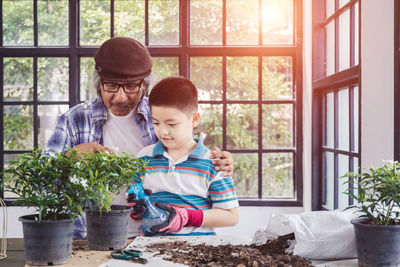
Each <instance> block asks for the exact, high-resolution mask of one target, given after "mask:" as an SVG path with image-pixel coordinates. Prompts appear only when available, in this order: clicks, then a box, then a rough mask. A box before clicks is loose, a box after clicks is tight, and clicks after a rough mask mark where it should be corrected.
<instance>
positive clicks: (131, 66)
mask: <svg viewBox="0 0 400 267" xmlns="http://www.w3.org/2000/svg"><path fill="white" fill-rule="evenodd" d="M94 61H95V62H96V70H97V72H98V73H99V75H100V77H101V78H102V79H104V80H113V81H131V80H140V79H143V78H145V77H147V76H149V75H150V73H151V67H152V66H153V61H152V59H151V56H150V53H149V51H148V50H147V48H146V47H145V46H144V45H142V44H141V43H140V42H138V41H136V40H135V39H132V38H129V37H114V38H111V39H109V40H107V41H105V42H104V43H103V44H102V45H101V46H100V48H99V49H98V50H97V52H96V54H95V56H94Z"/></svg>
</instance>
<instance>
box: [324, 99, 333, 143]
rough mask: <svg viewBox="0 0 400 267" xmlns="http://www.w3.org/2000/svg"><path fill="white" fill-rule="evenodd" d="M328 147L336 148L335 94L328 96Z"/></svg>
mask: <svg viewBox="0 0 400 267" xmlns="http://www.w3.org/2000/svg"><path fill="white" fill-rule="evenodd" d="M325 131H326V144H325V145H326V146H327V147H330V148H334V145H335V143H334V134H335V106H334V93H329V94H326V129H325Z"/></svg>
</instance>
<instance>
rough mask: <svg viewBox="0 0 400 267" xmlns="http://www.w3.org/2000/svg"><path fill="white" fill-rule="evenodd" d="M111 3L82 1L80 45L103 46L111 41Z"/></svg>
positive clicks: (105, 0) (106, 0)
mask: <svg viewBox="0 0 400 267" xmlns="http://www.w3.org/2000/svg"><path fill="white" fill-rule="evenodd" d="M110 36H111V34H110V1H109V0H81V1H80V44H81V45H101V44H102V43H103V42H104V41H106V40H107V39H109V38H110Z"/></svg>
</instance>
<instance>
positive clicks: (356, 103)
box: [353, 86, 359, 152]
mask: <svg viewBox="0 0 400 267" xmlns="http://www.w3.org/2000/svg"><path fill="white" fill-rule="evenodd" d="M353 92H354V152H358V127H359V120H358V116H359V113H358V111H359V106H358V103H359V93H358V86H355V87H354V89H353Z"/></svg>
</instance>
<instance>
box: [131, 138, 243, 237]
mask: <svg viewBox="0 0 400 267" xmlns="http://www.w3.org/2000/svg"><path fill="white" fill-rule="evenodd" d="M196 142H197V146H196V147H195V149H194V150H193V151H192V152H191V153H190V154H189V155H187V156H185V157H183V158H181V159H179V160H177V161H174V160H173V159H172V157H170V156H169V155H168V153H167V152H166V151H165V149H164V146H163V144H162V143H161V142H160V141H159V142H157V143H156V144H153V145H150V146H147V147H145V148H144V149H142V150H141V151H140V152H139V154H138V155H137V156H138V157H140V158H141V159H143V160H145V161H148V163H147V164H148V166H149V168H148V170H147V171H148V172H147V173H146V174H142V175H141V178H142V179H143V187H144V188H146V189H151V190H152V192H153V194H152V195H150V199H151V201H152V202H153V203H155V202H165V203H169V204H172V205H175V206H177V207H182V208H186V209H202V210H208V209H211V208H221V209H232V208H235V207H238V206H239V202H238V200H237V197H236V193H235V188H234V182H233V179H232V177H223V176H222V173H221V172H218V171H216V170H215V169H214V168H215V166H214V165H213V164H212V161H211V159H210V154H211V152H210V149H208V148H207V147H206V146H204V144H203V142H202V141H201V140H198V139H196ZM173 235H215V232H214V229H212V228H205V227H198V228H196V227H184V228H183V229H182V230H181V231H180V232H178V233H174V234H173Z"/></svg>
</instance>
